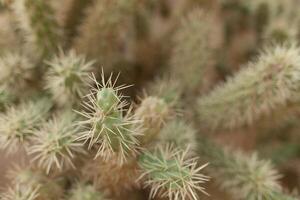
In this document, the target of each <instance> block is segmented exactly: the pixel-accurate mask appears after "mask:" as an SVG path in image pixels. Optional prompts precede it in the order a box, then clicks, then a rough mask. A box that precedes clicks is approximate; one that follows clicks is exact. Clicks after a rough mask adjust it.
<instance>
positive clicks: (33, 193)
mask: <svg viewBox="0 0 300 200" xmlns="http://www.w3.org/2000/svg"><path fill="white" fill-rule="evenodd" d="M38 190H39V187H36V188H31V187H22V186H20V185H15V186H14V187H10V188H9V189H8V191H7V192H6V193H4V194H2V195H1V199H3V200H37V199H38Z"/></svg>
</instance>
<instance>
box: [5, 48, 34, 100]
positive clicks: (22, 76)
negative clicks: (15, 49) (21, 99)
mask: <svg viewBox="0 0 300 200" xmlns="http://www.w3.org/2000/svg"><path fill="white" fill-rule="evenodd" d="M35 75H36V74H35V66H34V64H33V63H32V62H31V61H30V60H29V59H28V58H27V57H25V56H24V55H21V54H20V53H6V54H5V55H3V56H2V57H1V58H0V85H1V86H2V87H4V88H6V89H7V90H9V92H13V93H15V94H16V95H17V94H18V95H20V94H22V93H23V92H24V91H26V89H28V87H29V86H30V83H31V82H32V81H33V79H34V78H35ZM21 91H22V92H21Z"/></svg>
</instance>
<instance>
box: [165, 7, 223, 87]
mask: <svg viewBox="0 0 300 200" xmlns="http://www.w3.org/2000/svg"><path fill="white" fill-rule="evenodd" d="M209 23H212V19H211V17H210V16H208V15H207V14H205V13H204V11H202V10H199V9H195V10H193V11H192V12H191V13H189V15H188V16H187V17H186V18H185V19H184V20H182V22H181V25H180V26H179V27H178V30H177V32H176V34H175V36H174V51H173V54H172V57H171V61H170V62H171V63H170V65H171V67H172V69H173V71H172V72H173V73H174V74H175V76H176V77H177V78H179V80H181V82H182V84H184V86H185V88H187V89H189V90H192V91H193V90H195V89H196V88H198V87H200V86H201V84H203V83H204V82H203V81H204V80H203V79H204V73H205V72H206V71H207V67H208V65H209V62H210V58H211V55H212V53H213V50H214V48H215V46H216V44H214V43H213V42H215V41H217V40H218V39H217V38H216V37H215V38H213V36H214V34H216V31H215V30H214V29H212V27H211V26H208V24H209ZM191 35H193V37H191ZM211 38H213V40H211Z"/></svg>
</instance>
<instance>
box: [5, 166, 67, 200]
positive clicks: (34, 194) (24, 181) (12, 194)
mask: <svg viewBox="0 0 300 200" xmlns="http://www.w3.org/2000/svg"><path fill="white" fill-rule="evenodd" d="M8 178H9V179H10V180H11V184H12V187H11V188H9V189H8V191H6V193H4V195H3V198H4V199H5V200H55V199H57V198H59V197H60V196H61V195H62V188H61V187H60V185H59V184H58V183H57V182H56V181H54V180H51V179H49V178H48V177H46V176H44V175H43V174H42V173H40V172H39V171H37V170H33V169H30V168H29V167H27V166H17V167H15V168H14V169H12V170H11V171H9V172H8Z"/></svg>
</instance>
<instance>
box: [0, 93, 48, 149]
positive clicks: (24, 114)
mask: <svg viewBox="0 0 300 200" xmlns="http://www.w3.org/2000/svg"><path fill="white" fill-rule="evenodd" d="M50 106H51V104H50V103H49V102H48V101H47V100H45V99H42V100H40V101H38V102H26V103H22V104H20V105H19V106H17V107H15V106H10V107H9V108H7V110H6V112H5V113H1V116H0V122H1V126H0V133H1V134H0V143H1V148H2V149H5V150H6V152H7V153H14V152H16V151H17V150H18V149H20V147H21V146H23V147H25V148H27V146H28V145H29V143H30V140H31V137H32V136H33V134H34V130H35V128H37V127H38V126H40V125H41V123H42V122H43V120H44V118H45V117H46V115H47V112H48V111H49V109H50Z"/></svg>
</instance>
